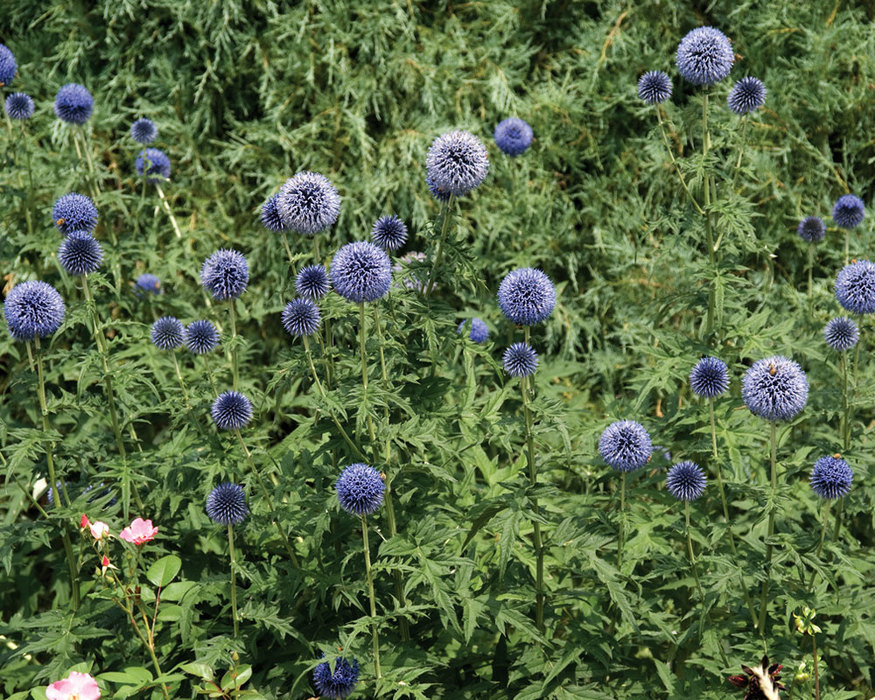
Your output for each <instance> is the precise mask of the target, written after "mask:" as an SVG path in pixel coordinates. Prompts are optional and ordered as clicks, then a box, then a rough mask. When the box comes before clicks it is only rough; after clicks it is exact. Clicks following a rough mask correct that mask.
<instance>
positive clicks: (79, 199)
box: [52, 192, 97, 236]
mask: <svg viewBox="0 0 875 700" xmlns="http://www.w3.org/2000/svg"><path fill="white" fill-rule="evenodd" d="M52 220H53V221H54V222H55V226H56V227H57V228H58V231H60V232H61V233H63V234H64V235H65V236H66V235H68V234H69V233H70V232H71V231H86V232H88V233H92V232H93V231H94V229H95V228H96V227H97V207H95V206H94V202H92V201H91V198H90V197H86V196H85V195H84V194H79V193H78V192H70V193H69V194H65V195H62V196H60V197H58V199H56V200H55V204H54V206H53V207H52Z"/></svg>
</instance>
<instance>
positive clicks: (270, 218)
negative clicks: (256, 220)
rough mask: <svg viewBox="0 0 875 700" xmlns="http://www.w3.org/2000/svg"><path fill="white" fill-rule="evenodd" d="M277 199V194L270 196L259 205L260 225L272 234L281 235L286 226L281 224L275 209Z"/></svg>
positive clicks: (278, 212)
mask: <svg viewBox="0 0 875 700" xmlns="http://www.w3.org/2000/svg"><path fill="white" fill-rule="evenodd" d="M279 197H280V196H279V194H275V195H272V196H270V197H268V198H267V199H266V200H265V202H264V204H262V205H261V223H262V224H264V228H266V229H267V230H268V231H273V232H274V233H282V232H283V231H285V230H286V225H285V224H284V223H283V220H282V217H281V216H280V211H279V209H278V208H277V202H278V201H279Z"/></svg>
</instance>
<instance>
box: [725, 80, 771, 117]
mask: <svg viewBox="0 0 875 700" xmlns="http://www.w3.org/2000/svg"><path fill="white" fill-rule="evenodd" d="M726 101H727V103H728V104H729V109H731V110H732V111H733V112H735V113H736V114H739V115H743V114H750V113H751V112H753V111H754V110H756V109H759V108H760V107H762V106H763V105H764V104H765V103H766V86H765V85H763V81H762V80H760V79H759V78H752V77H750V76H748V77H747V78H742V79H741V80H739V81H738V82H737V83H735V85H733V86H732V89H731V90H730V91H729V97H727V98H726Z"/></svg>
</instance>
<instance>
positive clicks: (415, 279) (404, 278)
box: [392, 250, 428, 292]
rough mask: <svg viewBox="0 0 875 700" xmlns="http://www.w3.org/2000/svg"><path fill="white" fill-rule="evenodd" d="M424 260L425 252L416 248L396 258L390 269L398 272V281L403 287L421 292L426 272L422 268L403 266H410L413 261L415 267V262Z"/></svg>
mask: <svg viewBox="0 0 875 700" xmlns="http://www.w3.org/2000/svg"><path fill="white" fill-rule="evenodd" d="M424 262H425V253H422V252H420V251H418V250H412V251H410V252H409V253H405V254H404V255H402V256H401V257H400V258H398V262H396V263H395V264H394V265H393V266H392V270H393V271H394V272H397V273H398V275H399V278H400V282H401V284H402V285H403V286H404V287H406V288H407V289H415V290H416V291H418V292H421V291H422V290H423V289H424V287H425V285H426V282H428V279H427V274H426V273H425V272H424V271H423V270H422V269H413V270H411V269H407V270H405V268H410V267H411V263H414V267H415V266H416V265H415V264H417V263H424Z"/></svg>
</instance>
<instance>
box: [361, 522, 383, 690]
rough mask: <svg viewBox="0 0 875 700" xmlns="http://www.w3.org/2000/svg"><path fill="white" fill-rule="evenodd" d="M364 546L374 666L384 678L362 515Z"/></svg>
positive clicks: (372, 583)
mask: <svg viewBox="0 0 875 700" xmlns="http://www.w3.org/2000/svg"><path fill="white" fill-rule="evenodd" d="M362 546H363V549H364V551H365V574H366V576H367V578H368V598H369V599H370V603H371V634H372V635H373V638H374V667H375V668H376V671H377V678H382V677H383V674H382V672H381V670H380V636H379V632H378V631H377V603H376V599H375V597H374V577H373V574H372V573H371V550H370V547H369V546H368V519H367V517H366V516H365V515H362Z"/></svg>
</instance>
